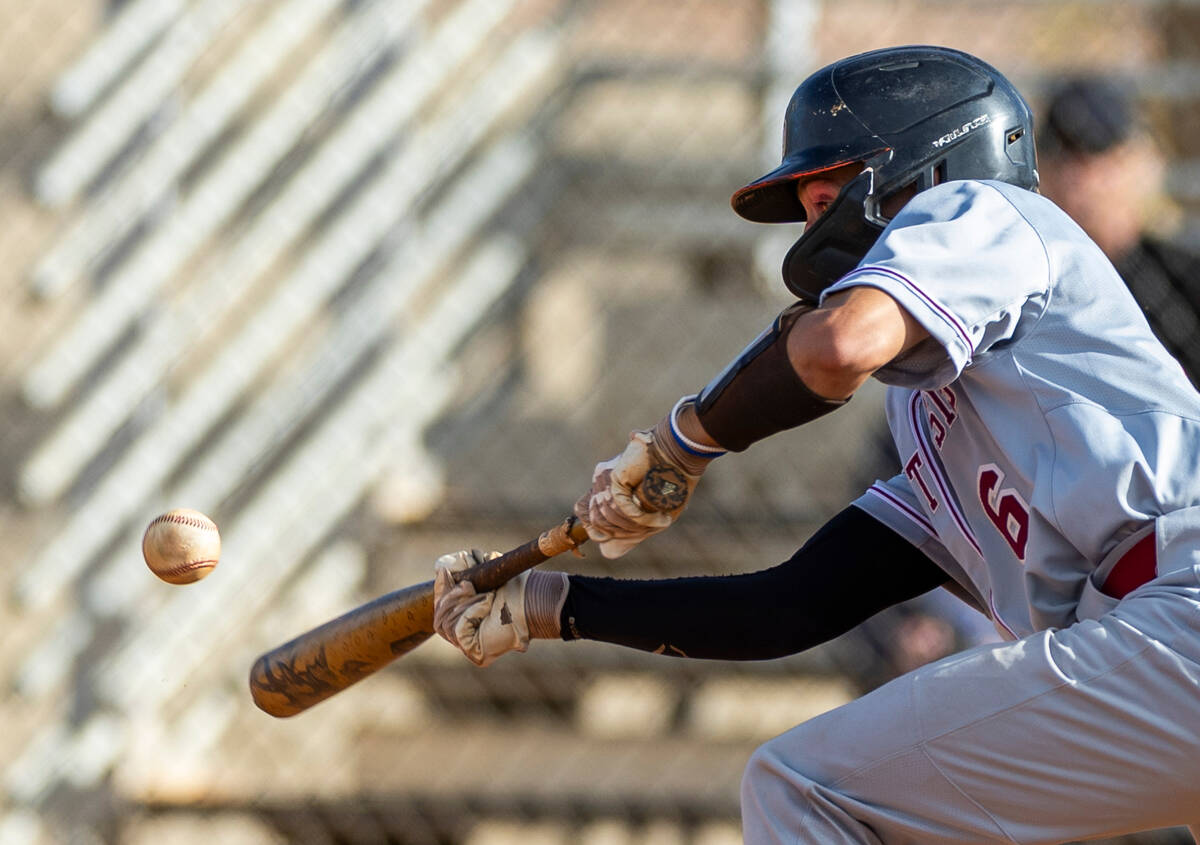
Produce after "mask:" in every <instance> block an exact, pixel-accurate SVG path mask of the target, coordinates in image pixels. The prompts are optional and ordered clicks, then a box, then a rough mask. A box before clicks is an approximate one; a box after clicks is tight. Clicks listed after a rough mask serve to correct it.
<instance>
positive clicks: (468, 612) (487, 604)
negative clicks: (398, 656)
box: [433, 550, 529, 666]
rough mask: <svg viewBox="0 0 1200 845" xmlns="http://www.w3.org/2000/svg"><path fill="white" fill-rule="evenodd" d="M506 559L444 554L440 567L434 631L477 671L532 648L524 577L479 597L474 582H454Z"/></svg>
mask: <svg viewBox="0 0 1200 845" xmlns="http://www.w3.org/2000/svg"><path fill="white" fill-rule="evenodd" d="M499 556H500V553H499V552H488V553H487V554H484V553H482V552H480V551H478V550H471V551H461V552H455V553H454V554H449V555H442V556H441V557H439V558H438V559H437V561H436V562H435V563H434V579H433V628H434V630H435V631H437V632H438V633H439V634H441V635H442V637H443V638H444V639H445V640H446V641H447V642H449V643H450V644H451V645H453V646H457V647H458V649H459V651H461V652H462V653H463V654H465V655H466V656H467V657H468V658H469V659H470V660H471V662H472V663H474V664H476V665H477V666H487V665H488V664H489V663H491V662H492V661H493V660H495V659H496V658H497V657H500V656H501V655H502V654H507V653H508V652H510V651H525V649H527V648H529V623H528V621H527V620H526V618H525V581H526V580H527V579H528V577H529V573H528V572H522V573H521V574H520V575H518V576H517V577H515V578H513V579H512V580H511V581H509V582H508V583H506V584H505V585H504V586H503V587H501V588H500V589H498V590H494V591H492V592H490V593H482V594H479V593H476V592H475V585H474V584H472V583H471V582H470V581H460V582H459V583H457V584H456V583H454V578H453V576H452V575H451V573H453V572H458V571H459V570H462V569H467V568H469V567H471V566H475V565H476V564H478V563H483V562H484V561H488V560H491V559H492V558H497V557H499Z"/></svg>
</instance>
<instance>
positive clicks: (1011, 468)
mask: <svg viewBox="0 0 1200 845" xmlns="http://www.w3.org/2000/svg"><path fill="white" fill-rule="evenodd" d="M784 129H785V132H784V139H785V144H784V156H783V162H782V164H781V165H780V166H779V167H778V168H776V169H775V170H773V171H771V172H770V173H767V174H766V175H764V176H763V177H761V178H759V179H757V180H755V181H754V182H751V183H750V184H748V185H746V186H745V187H743V188H742V189H740V190H739V191H737V192H736V193H735V194H734V196H733V206H734V210H735V211H737V213H739V214H740V215H742V216H743V217H745V218H746V219H749V220H752V221H756V222H761V223H787V222H798V221H803V222H805V228H804V231H803V234H802V235H801V236H800V238H799V239H798V240H797V241H796V243H795V244H794V245H793V246H792V248H791V250H790V251H789V252H788V254H787V257H786V258H785V259H784V266H783V277H784V283H785V285H786V286H787V288H788V290H789V291H791V293H792V294H794V295H795V296H796V302H795V303H793V304H792V305H790V306H789V307H787V308H786V309H784V310H783V312H781V313H780V314H779V315H778V317H777V318H776V319H775V320H774V321H773V322H772V323H771V324H770V325H768V326H767V328H766V330H764V331H763V333H762V334H761V335H759V337H758V338H756V339H754V340H753V341H752V342H751V343H750V345H749V346H747V347H746V349H745V350H743V352H742V353H741V354H740V355H739V356H737V358H735V359H734V360H733V361H732V362H731V363H730V365H729V366H728V367H727V368H726V369H725V370H724V371H723V372H722V373H720V374H718V375H717V376H716V377H715V378H714V379H713V380H712V381H711V382H709V384H708V385H707V386H705V387H704V388H703V390H701V391H700V392H699V394H697V395H686V396H684V397H682V398H681V399H680V400H679V401H678V402H677V403H676V404H675V406H674V407H673V408H671V409H670V410H669V411H668V412H667V413H666V414H665V415H664V416H663V417H662V418H661V419H660V420H658V421H657V422H656V423H654V424H653V425H651V426H650V427H649V428H646V429H642V430H638V431H635V432H633V433H632V435H631V436H630V438H629V440H628V441H627V443H626V445H625V448H624V451H623V452H621V453H620V454H619V455H617V456H616V457H614V458H613V459H611V460H608V461H603V462H601V463H600V464H598V465H597V466H596V468H595V470H594V472H593V476H592V484H591V487H590V489H588V490H587V492H585V493H584V495H583V496H581V497H580V499H579V501H578V502H577V503H576V506H575V516H576V517H577V518H578V519H579V520H580V521H581V522H582V523H583V525H584V526H585V527H586V529H587V532H588V535H589V537H590V538H591V539H592V540H593V541H595V542H596V543H597V544H598V545H599V547H600V550H601V552H602V553H603V554H604V555H605V556H606V557H610V558H614V557H620V556H621V555H624V554H625V553H626V552H628V551H630V550H631V549H632V548H634V547H635V546H636V545H637V544H638V543H640V542H642V541H644V540H646V539H647V538H649V537H651V536H653V535H654V534H656V533H658V532H660V531H663V530H665V529H666V528H668V527H669V526H670V525H671V524H672V522H673V521H674V519H675V518H676V517H678V516H679V514H680V513H681V512H682V510H683V507H684V505H685V504H686V502H687V498H688V496H689V495H690V494H691V491H692V489H693V488H694V487H695V485H696V484H697V483H698V481H699V480H700V478H701V475H702V473H703V472H704V471H705V469H706V467H707V466H708V465H709V464H710V463H711V462H712V461H713V460H716V459H718V458H720V456H722V455H724V454H725V453H726V452H727V451H729V452H741V451H744V450H745V449H747V448H749V447H750V446H751V445H752V444H754V443H756V442H757V441H759V440H762V439H764V438H767V437H771V436H774V435H776V434H779V433H780V432H783V431H786V430H788V429H791V428H794V427H796V426H799V425H804V424H805V423H808V422H811V421H812V420H815V419H817V418H819V417H821V416H824V415H826V414H829V413H834V412H836V411H837V410H838V409H839V408H840V407H841V406H842V405H844V404H845V403H846V402H847V401H849V400H850V399H851V398H852V397H853V396H854V395H855V393H856V392H857V391H858V389H859V388H860V387H861V386H862V385H863V384H864V383H865V382H866V381H867V379H869V378H875V379H877V380H879V381H881V382H883V383H884V384H886V385H887V386H888V392H887V417H888V422H889V425H890V429H891V433H892V438H893V441H894V442H895V444H896V448H897V454H898V455H899V458H900V462H899V466H898V467H897V468H896V473H895V475H893V476H892V477H891V478H890V479H887V480H881V481H877V482H876V483H874V484H872V485H871V486H870V487H869V489H867V490H866V491H865V492H864V493H863V494H862V495H861V496H859V497H858V498H857V499H855V500H854V501H853V502H851V503H849V504H848V505H847V507H846V508H845V509H844V510H842V511H841V512H840V513H838V514H837V515H835V516H834V517H833V518H832V519H830V520H829V521H828V522H827V523H826V524H825V525H824V526H822V527H821V528H820V529H819V530H818V531H817V532H816V533H815V534H814V535H813V536H812V537H811V538H809V540H808V541H807V542H806V543H805V544H804V545H803V546H802V547H801V548H800V549H799V550H798V551H797V552H796V553H795V554H793V555H792V556H791V557H790V558H789V559H788V560H787V561H785V562H783V563H781V564H779V565H778V566H774V567H771V568H768V569H763V570H760V571H757V572H747V573H741V574H735V575H711V576H702V577H692V578H674V579H612V578H595V577H588V576H577V575H567V574H565V573H561V572H550V571H533V572H527V573H523V574H522V575H521V576H519V577H518V578H516V579H514V580H513V581H510V582H509V583H508V584H506V585H504V586H503V587H502V588H500V589H499V590H496V591H491V592H487V593H483V594H477V593H476V592H475V590H474V587H473V585H472V584H471V583H470V582H469V581H463V582H461V583H458V584H455V583H454V580H453V577H452V574H451V573H452V572H454V571H457V570H459V569H463V568H466V567H467V566H469V565H470V564H471V563H473V562H474V561H475V560H476V559H478V558H479V557H480V555H477V554H475V553H472V552H469V551H460V552H456V553H453V554H448V555H443V556H442V557H441V558H439V559H438V561H437V562H436V565H435V569H436V575H435V582H434V593H435V600H434V627H435V629H436V630H437V631H438V633H439V634H440V635H441V636H443V637H444V638H445V639H446V640H447V641H449V642H451V643H452V644H454V645H455V646H457V647H458V648H459V649H460V650H461V651H462V652H463V653H464V654H465V655H466V656H467V657H468V658H470V659H471V660H472V661H473V662H475V663H476V664H478V665H488V664H490V663H491V662H492V661H494V660H496V659H497V658H498V657H500V656H502V655H503V654H505V653H507V652H510V651H525V650H526V649H527V648H528V647H529V646H530V643H531V641H532V640H533V639H545V638H561V639H564V640H579V639H591V640H597V641H603V642H608V643H614V644H618V645H623V646H626V647H630V648H637V649H641V650H644V651H649V652H654V653H657V654H665V655H673V656H678V657H690V658H706V659H725V660H754V659H769V658H772V657H781V656H784V655H788V654H794V653H796V652H799V651H802V650H804V649H807V648H810V647H812V646H814V645H817V644H820V643H824V642H828V641H829V640H830V639H832V638H834V637H836V636H838V635H840V634H841V633H844V632H845V631H847V630H849V629H850V628H852V627H853V626H855V625H858V624H860V623H861V622H863V621H864V620H866V619H868V618H870V617H871V616H873V615H875V614H876V613H878V612H879V611H880V610H883V609H885V608H888V607H894V606H895V605H897V604H900V603H901V602H904V601H908V600H910V599H912V598H915V597H917V596H920V595H924V594H926V593H928V592H930V591H931V590H934V589H935V588H938V587H944V588H946V589H947V590H950V591H953V592H954V593H955V594H956V595H958V596H959V597H960V598H962V599H963V600H965V601H966V602H968V603H969V604H971V605H972V606H974V607H975V608H976V609H978V610H979V611H981V612H982V613H983V614H985V615H986V616H987V617H988V618H989V619H990V620H991V622H992V623H993V625H994V626H995V629H996V631H997V633H999V634H1000V635H1001V636H1002V637H1003V642H999V643H989V644H984V645H979V646H976V647H974V648H969V649H967V650H965V651H962V652H960V653H957V654H954V655H951V656H949V657H946V658H943V659H940V660H936V661H934V662H933V663H928V664H926V665H923V666H920V667H919V668H916V669H914V670H912V671H910V672H908V673H907V674H904V675H902V676H900V677H899V678H896V679H895V680H892V681H890V682H888V683H886V684H884V685H883V686H881V687H878V688H877V689H875V690H872V691H871V692H869V693H867V694H866V695H863V696H861V697H859V698H857V699H856V700H854V701H852V702H850V703H848V704H845V705H843V706H840V707H837V708H835V709H833V710H830V711H828V712H826V713H823V714H822V715H820V716H817V717H815V718H813V719H810V720H808V721H806V722H803V723H802V724H800V725H798V726H796V727H795V728H792V729H791V730H790V731H787V732H786V733H784V734H782V735H781V736H779V737H776V738H775V739H772V740H770V741H768V742H767V743H765V744H764V745H763V746H761V747H760V748H759V749H758V750H757V751H756V752H755V753H754V754H753V755H752V756H751V759H750V762H749V764H748V766H747V768H746V773H745V776H744V778H743V781H742V795H741V797H742V823H743V835H744V836H745V839H746V841H747V842H749V843H752V845H776V844H777V843H784V842H787V843H792V845H798V843H810V845H837V844H838V843H845V845H866V843H876V844H877V843H921V845H937V844H938V843H942V845H957V843H964V842H985V841H1003V842H1023V843H1030V845H1032V843H1045V844H1047V845H1048V843H1060V842H1064V841H1068V840H1072V839H1095V838H1099V837H1102V836H1113V835H1119V834H1124V833H1128V832H1132V831H1136V830H1146V829H1151V828H1160V827H1169V826H1172V825H1185V824H1190V825H1193V830H1194V831H1197V832H1200V733H1197V731H1196V730H1195V726H1196V724H1197V722H1198V721H1200V393H1197V392H1196V390H1195V389H1194V388H1193V386H1192V385H1191V383H1190V382H1189V381H1188V379H1187V377H1186V375H1185V374H1184V372H1183V370H1182V369H1181V368H1180V367H1179V366H1178V365H1177V364H1176V363H1175V361H1174V360H1173V359H1172V358H1171V357H1170V355H1169V354H1168V352H1167V350H1166V349H1165V348H1164V347H1163V345H1162V344H1161V343H1159V342H1158V341H1157V340H1156V339H1155V337H1154V335H1153V334H1152V333H1151V331H1150V328H1149V327H1148V325H1147V323H1146V320H1145V319H1144V318H1143V317H1142V314H1141V311H1140V308H1139V306H1138V304H1137V302H1136V301H1135V300H1134V298H1133V297H1132V296H1131V295H1130V292H1129V290H1128V289H1127V287H1126V285H1125V283H1124V282H1123V281H1122V279H1121V278H1120V276H1119V275H1118V274H1117V272H1116V271H1115V269H1114V268H1113V266H1112V264H1111V263H1110V262H1109V261H1108V260H1107V258H1106V257H1105V255H1104V254H1103V252H1102V251H1101V249H1100V248H1099V247H1098V246H1097V245H1096V244H1095V243H1094V242H1093V241H1091V240H1090V239H1089V238H1088V237H1087V235H1086V234H1085V233H1084V232H1083V231H1082V230H1081V229H1080V227H1079V226H1078V225H1076V224H1075V223H1074V222H1073V221H1072V220H1071V219H1070V218H1069V217H1068V216H1067V215H1066V214H1064V213H1063V211H1062V210H1061V209H1059V208H1058V207H1056V206H1055V205H1054V203H1052V202H1051V201H1050V200H1048V199H1047V198H1046V197H1044V196H1040V195H1039V194H1038V193H1037V191H1036V189H1037V186H1038V165H1037V161H1036V155H1035V139H1034V136H1033V117H1032V113H1031V111H1030V109H1029V106H1028V104H1027V103H1026V101H1025V100H1024V98H1023V97H1022V96H1021V94H1020V93H1019V92H1018V91H1017V90H1016V89H1015V88H1014V87H1013V86H1012V84H1011V83H1010V82H1009V81H1008V80H1007V79H1006V78H1005V77H1004V76H1003V75H1002V74H1001V73H1000V72H999V71H998V70H996V69H995V68H993V67H992V66H990V65H988V64H987V63H985V62H983V61H981V60H979V59H977V58H975V57H973V56H970V55H967V54H965V53H962V52H960V51H956V50H951V49H947V48H940V47H930V46H912V47H895V48H888V49H883V50H877V51H872V52H870V53H865V54H862V55H859V56H851V57H848V58H846V59H843V60H841V61H839V62H835V63H833V64H831V65H829V66H828V67H826V68H823V69H822V70H819V71H817V72H816V73H814V74H813V75H812V76H810V77H809V78H808V79H807V80H805V81H804V82H803V83H802V84H801V85H800V87H799V88H798V89H797V90H796V92H795V94H793V96H792V100H791V101H790V103H789V105H788V108H787V112H786V114H785V117H784ZM1112 188H1113V190H1114V192H1115V191H1117V190H1119V188H1120V186H1119V185H1113V186H1112ZM1127 199H1128V198H1126V197H1125V196H1124V195H1122V194H1120V193H1113V195H1112V201H1113V202H1115V203H1122V202H1125V201H1126V200H1127ZM671 317H672V315H670V314H664V315H663V318H664V319H671ZM656 363H657V362H654V361H648V362H646V366H647V367H653V366H655V365H656ZM721 459H722V460H730V459H731V458H728V457H726V458H721ZM908 635H909V636H910V638H911V641H912V645H913V649H912V651H913V654H914V655H916V656H917V662H919V661H920V659H922V658H923V657H924V656H926V655H932V654H936V652H937V651H938V650H940V649H941V648H944V647H945V631H944V630H942V631H938V630H934V629H931V628H929V627H928V626H923V625H920V624H918V626H917V627H916V628H914V629H913V630H912V631H910V632H908Z"/></svg>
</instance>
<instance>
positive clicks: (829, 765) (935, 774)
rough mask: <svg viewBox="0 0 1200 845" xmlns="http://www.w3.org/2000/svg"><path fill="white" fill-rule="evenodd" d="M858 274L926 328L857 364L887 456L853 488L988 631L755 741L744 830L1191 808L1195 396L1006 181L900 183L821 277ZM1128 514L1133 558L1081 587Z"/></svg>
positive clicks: (1198, 678)
mask: <svg viewBox="0 0 1200 845" xmlns="http://www.w3.org/2000/svg"><path fill="white" fill-rule="evenodd" d="M1114 201H1120V199H1119V198H1117V199H1115V200H1114ZM857 285H869V286H873V287H876V288H879V289H881V290H883V291H885V292H887V293H888V294H890V295H891V296H892V297H893V298H894V299H896V300H897V301H898V302H899V303H900V304H901V305H902V306H903V307H904V308H905V309H906V310H907V311H908V312H909V313H910V314H912V315H913V316H914V317H915V319H916V320H917V321H918V322H920V324H921V325H922V326H924V328H925V329H927V330H928V332H929V334H930V338H929V339H928V340H926V341H923V342H922V343H920V344H919V345H918V346H917V347H915V348H914V349H913V350H911V351H910V352H909V353H906V354H905V355H903V356H902V357H900V358H899V359H897V360H895V361H894V362H893V363H892V364H890V365H889V366H887V367H886V368H884V369H883V370H880V371H879V372H878V373H877V378H879V379H880V380H881V381H883V382H885V383H886V384H888V385H889V386H890V387H889V391H888V401H887V410H888V419H889V423H890V426H891V430H892V434H893V436H894V438H895V442H896V445H897V447H898V449H899V454H900V458H901V463H902V472H901V473H900V474H898V475H897V476H896V477H894V478H892V479H891V480H888V481H881V482H878V483H876V484H875V485H874V486H872V487H871V488H870V490H869V491H867V492H866V493H865V494H864V495H863V496H862V497H861V498H860V499H859V500H858V501H857V502H856V504H857V505H858V506H859V507H861V508H863V509H865V510H866V511H868V512H869V513H871V514H872V515H873V516H875V517H876V518H878V519H879V520H881V521H882V522H884V523H885V524H887V525H889V526H890V527H892V528H893V529H894V530H896V531H897V532H899V533H901V534H902V535H903V536H905V537H906V538H907V539H909V540H910V541H911V542H913V543H914V544H916V545H918V546H919V547H920V548H921V549H922V550H923V551H925V552H926V553H927V554H928V555H929V556H930V557H931V558H932V559H934V560H935V561H937V562H938V563H939V564H940V565H941V566H942V567H943V568H945V570H946V571H947V572H948V573H950V575H951V576H952V577H953V579H954V581H955V582H956V583H957V585H958V586H959V587H960V588H961V592H965V593H966V594H968V596H969V597H970V598H972V599H973V600H974V601H975V603H977V604H978V605H979V606H980V607H981V608H982V609H984V610H985V611H986V612H987V613H988V614H989V615H990V616H991V617H992V619H993V621H994V623H995V625H996V627H997V629H998V630H999V631H1000V632H1001V633H1002V635H1003V637H1004V638H1005V639H1006V640H1007V642H1002V643H998V644H989V645H986V646H981V647H978V648H976V649H972V650H970V651H967V652H964V653H963V654H961V655H956V656H953V657H950V658H947V659H945V660H943V661H938V662H936V663H933V664H931V665H929V666H927V667H923V668H921V669H918V670H917V671H915V672H912V673H909V674H908V675H906V676H904V677H902V678H900V679H897V680H896V681H893V682H891V683H889V684H887V685H885V686H883V687H882V688H880V689H878V690H876V691H874V692H872V693H870V694H869V695H867V696H864V697H863V698H861V699H859V700H857V701H855V702H852V703H851V704H850V705H847V706H846V707H842V708H838V709H837V710H836V711H833V712H831V713H829V714H825V715H824V716H821V717H818V718H817V719H814V720H811V721H809V722H807V723H805V724H803V725H800V726H799V727H797V728H795V729H794V730H792V731H789V732H788V733H786V734H784V735H783V736H782V737H780V738H778V739H776V740H773V741H772V742H770V743H767V744H766V745H765V746H763V748H761V749H760V750H759V751H758V752H756V754H755V756H754V758H753V759H752V761H751V765H750V766H749V768H748V769H747V774H746V779H745V781H744V783H745V790H744V793H743V801H744V803H745V805H746V806H747V807H748V809H747V810H746V811H745V815H744V830H745V836H746V840H747V842H750V843H759V842H783V841H787V842H820V843H823V845H825V843H840V842H878V841H883V842H921V843H939V842H945V843H952V842H979V841H1015V842H1046V843H1049V842H1061V841H1064V840H1068V839H1082V838H1087V837H1093V836H1100V835H1105V834H1107V835H1114V834H1117V833H1122V832H1127V831H1130V830H1135V829H1144V828H1151V827H1160V826H1167V825H1174V824H1187V823H1192V824H1194V823H1195V822H1196V821H1197V820H1200V731H1198V730H1197V729H1196V726H1197V725H1198V724H1200V577H1198V574H1197V573H1198V572H1200V507H1198V506H1200V395H1198V394H1197V393H1196V392H1195V391H1194V390H1193V388H1192V387H1191V385H1190V383H1189V382H1188V380H1187V378H1186V377H1185V375H1184V373H1183V370H1182V369H1181V368H1180V366H1179V365H1178V364H1177V363H1176V362H1175V361H1174V360H1173V359H1172V358H1170V357H1169V356H1168V355H1167V353H1166V352H1165V351H1164V350H1163V348H1162V347H1161V345H1160V344H1159V343H1158V342H1157V341H1156V340H1155V339H1154V337H1153V335H1152V333H1151V331H1150V329H1149V327H1148V325H1147V323H1146V320H1145V319H1144V317H1143V316H1142V313H1141V311H1140V310H1139V308H1138V306H1137V304H1136V303H1135V302H1134V300H1133V298H1132V297H1131V295H1130V294H1129V293H1128V291H1127V289H1126V287H1125V285H1124V284H1123V282H1122V280H1121V279H1120V278H1119V276H1118V275H1117V274H1116V272H1115V271H1114V270H1113V268H1112V267H1111V265H1110V264H1109V262H1108V261H1107V260H1106V259H1105V257H1104V256H1103V254H1102V253H1101V251H1100V250H1099V249H1098V248H1097V247H1096V246H1095V245H1094V244H1093V243H1092V242H1091V241H1090V240H1089V239H1088V238H1087V237H1086V236H1085V235H1084V234H1083V233H1082V231H1081V230H1079V228H1078V227H1077V226H1076V225H1075V224H1074V223H1073V222H1072V221H1071V220H1070V219H1069V218H1068V217H1067V216H1066V215H1064V214H1063V213H1062V212H1061V211H1060V210H1059V209H1057V208H1056V207H1055V206H1054V205H1053V204H1052V203H1050V202H1049V201H1048V200H1046V199H1044V198H1043V197H1041V196H1039V195H1037V194H1034V193H1031V192H1028V191H1024V190H1021V189H1019V188H1015V187H1012V186H1010V185H1007V184H1001V183H993V182H971V181H966V182H952V183H948V184H943V185H940V186H937V187H935V188H932V189H930V190H928V191H925V192H922V193H920V194H918V195H917V196H916V197H915V198H914V199H913V200H912V201H911V202H910V203H909V204H908V205H907V206H906V207H905V208H904V210H903V211H902V212H901V213H900V214H899V215H898V216H897V217H896V219H895V220H894V221H893V222H892V224H891V225H890V226H889V227H888V228H887V229H886V230H885V232H884V234H883V235H882V236H881V238H880V239H879V241H878V242H877V243H876V244H875V246H874V247H873V248H872V249H871V251H870V252H869V253H868V254H867V256H866V257H865V258H864V260H863V261H862V262H861V264H860V265H859V266H858V268H857V269H856V270H854V271H853V272H851V273H850V274H849V275H848V276H846V277H845V278H844V279H842V280H841V281H839V282H838V283H837V284H836V285H834V286H833V287H831V288H830V289H829V291H828V292H827V293H826V295H827V296H828V295H830V294H832V293H835V292H837V291H842V290H846V289H847V288H850V287H852V286H857ZM1151 531H1153V532H1154V534H1155V541H1154V545H1155V551H1156V554H1157V566H1158V569H1157V571H1158V577H1157V578H1155V579H1154V580H1152V581H1150V582H1149V583H1147V584H1145V585H1144V586H1142V587H1140V588H1139V589H1137V590H1134V591H1133V592H1132V593H1130V594H1129V595H1128V596H1126V597H1125V598H1124V599H1122V600H1120V601H1118V600H1117V599H1115V598H1112V597H1110V596H1108V595H1106V594H1104V593H1103V592H1102V591H1101V590H1100V589H1099V586H1100V585H1101V584H1103V579H1104V577H1105V575H1106V573H1107V570H1108V568H1109V567H1111V566H1112V563H1113V561H1115V560H1117V559H1118V558H1119V557H1120V555H1121V554H1122V553H1123V551H1124V550H1125V549H1126V548H1128V547H1129V546H1130V545H1131V543H1132V542H1134V541H1136V540H1137V539H1139V538H1141V537H1143V536H1145V535H1146V534H1148V533H1149V532H1151ZM781 772H783V773H784V775H783V776H782V777H781V776H780V773H781ZM798 833H800V834H801V835H798Z"/></svg>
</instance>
